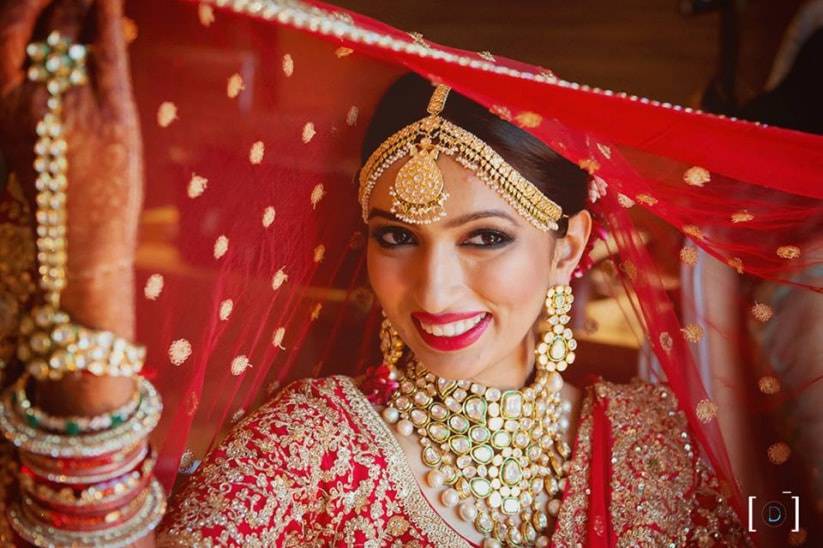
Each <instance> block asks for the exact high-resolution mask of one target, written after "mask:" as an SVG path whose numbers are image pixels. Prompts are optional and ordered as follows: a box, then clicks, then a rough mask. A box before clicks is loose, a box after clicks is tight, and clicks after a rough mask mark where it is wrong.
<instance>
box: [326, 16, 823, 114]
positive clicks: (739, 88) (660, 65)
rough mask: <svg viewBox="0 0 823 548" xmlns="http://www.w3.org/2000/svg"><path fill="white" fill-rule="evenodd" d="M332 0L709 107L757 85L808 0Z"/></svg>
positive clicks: (633, 89)
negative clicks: (795, 16)
mask: <svg viewBox="0 0 823 548" xmlns="http://www.w3.org/2000/svg"><path fill="white" fill-rule="evenodd" d="M330 3H332V4H335V5H338V6H341V7H344V8H348V9H351V10H354V11H357V12H359V13H362V14H365V15H369V16H371V17H374V18H376V19H379V20H381V21H385V22H386V23H389V24H391V25H393V26H396V27H399V28H401V29H404V30H407V31H410V32H419V33H421V34H423V36H424V37H426V38H429V39H431V40H432V41H435V42H439V43H442V44H446V45H450V46H455V47H458V48H463V49H468V50H475V51H490V52H491V53H493V54H498V55H502V56H505V57H510V58H513V59H517V60H519V61H525V62H528V63H532V64H536V65H542V66H544V67H546V68H548V69H551V70H552V71H553V72H555V74H557V75H558V76H559V77H561V78H565V79H567V80H571V81H576V82H580V83H586V84H589V85H591V86H598V87H602V88H607V89H612V90H615V91H626V92H629V93H633V94H635V95H640V96H645V97H649V98H653V99H658V100H660V101H668V102H672V103H676V104H681V105H684V106H691V107H697V106H698V105H701V103H704V101H703V98H704V96H706V99H707V101H706V102H705V103H706V104H703V106H704V107H708V108H706V110H712V111H725V112H731V111H734V110H735V109H736V108H739V107H740V106H741V105H744V104H746V103H748V102H749V101H751V100H752V99H753V98H754V97H755V96H757V95H759V94H760V93H761V92H762V91H763V89H764V86H765V85H766V82H767V81H768V78H769V74H770V72H771V70H772V65H773V62H774V59H775V56H776V55H777V53H778V50H779V49H780V44H781V41H782V39H783V35H784V33H785V31H786V29H787V27H788V26H789V23H790V22H791V20H792V17H793V16H794V15H795V14H796V13H797V12H798V9H799V8H800V7H801V6H802V5H803V4H805V3H806V2H803V1H801V0H680V1H679V0H621V1H620V2H615V1H613V0H579V1H575V2H568V1H563V0H516V1H511V2H500V1H499V0H449V2H442V1H438V0H393V1H391V2H384V1H374V0H332V1H331V2H330ZM815 3H816V2H810V4H815ZM817 4H819V2H817ZM811 11H815V10H811ZM816 12H817V13H815V14H812V15H810V16H809V17H808V18H810V19H815V18H816V19H818V20H820V16H819V15H818V14H823V13H821V12H823V10H821V9H817V10H816ZM820 72H823V71H820ZM818 78H819V77H818ZM707 89H708V90H709V93H708V94H707V93H706V92H707Z"/></svg>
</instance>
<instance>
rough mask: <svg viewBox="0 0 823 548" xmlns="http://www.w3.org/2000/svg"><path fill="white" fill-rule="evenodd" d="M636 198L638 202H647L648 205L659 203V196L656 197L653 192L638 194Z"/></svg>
mask: <svg viewBox="0 0 823 548" xmlns="http://www.w3.org/2000/svg"><path fill="white" fill-rule="evenodd" d="M636 198H637V201H638V202H640V203H641V204H645V205H647V206H653V205H654V204H656V203H657V198H655V197H654V196H652V195H651V194H638V195H637V196H636Z"/></svg>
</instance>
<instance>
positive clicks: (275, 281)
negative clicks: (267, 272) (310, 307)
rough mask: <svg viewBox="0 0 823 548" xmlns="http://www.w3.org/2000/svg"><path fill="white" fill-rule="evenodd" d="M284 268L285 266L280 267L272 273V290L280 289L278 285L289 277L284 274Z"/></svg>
mask: <svg viewBox="0 0 823 548" xmlns="http://www.w3.org/2000/svg"><path fill="white" fill-rule="evenodd" d="M285 269H286V267H282V268H280V269H279V270H278V271H277V272H275V273H274V276H272V279H271V288H272V289H273V290H275V291H277V290H278V289H280V286H281V285H283V284H284V283H286V281H287V280H288V279H289V275H288V274H286V271H285Z"/></svg>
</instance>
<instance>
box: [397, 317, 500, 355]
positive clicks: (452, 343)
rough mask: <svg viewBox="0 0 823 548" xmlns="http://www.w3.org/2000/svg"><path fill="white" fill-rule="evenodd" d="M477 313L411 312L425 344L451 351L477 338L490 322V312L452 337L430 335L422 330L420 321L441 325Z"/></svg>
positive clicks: (442, 350) (436, 348)
mask: <svg viewBox="0 0 823 548" xmlns="http://www.w3.org/2000/svg"><path fill="white" fill-rule="evenodd" d="M479 313H480V312H462V313H447V314H428V313H426V312H415V313H414V314H412V318H413V320H414V325H415V327H417V332H418V333H420V337H421V338H422V339H423V341H424V342H425V343H426V344H428V345H429V346H430V347H431V348H433V349H434V350H439V351H441V352H453V351H455V350H460V349H462V348H466V347H467V346H469V345H471V344H473V343H474V342H475V341H476V340H477V339H479V338H480V336H481V335H482V334H483V333H484V332H485V331H486V328H487V327H488V326H489V324H490V323H491V319H492V316H491V314H488V313H486V314H484V316H483V319H482V320H480V321H479V322H477V325H475V326H474V327H472V328H471V329H469V330H468V331H466V332H465V333H461V334H460V335H455V336H453V337H448V336H445V335H440V336H438V335H432V334H431V333H427V332H426V331H424V330H423V327H422V326H421V325H420V322H421V321H422V322H424V323H426V324H429V325H442V324H447V323H451V322H456V321H459V320H464V319H466V318H472V317H475V316H477V315H478V314H479Z"/></svg>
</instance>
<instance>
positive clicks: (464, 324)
mask: <svg viewBox="0 0 823 548" xmlns="http://www.w3.org/2000/svg"><path fill="white" fill-rule="evenodd" d="M485 315H486V314H485V313H483V314H478V315H477V316H475V317H473V318H468V319H465V320H460V321H458V322H451V323H447V324H439V325H430V324H426V323H423V322H420V327H422V328H423V331H425V332H426V333H429V334H431V335H434V336H435V337H456V336H458V335H462V334H463V333H465V332H466V331H468V330H469V329H471V328H472V327H474V326H475V325H477V324H478V323H480V320H482V319H483V318H484V317H485Z"/></svg>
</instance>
